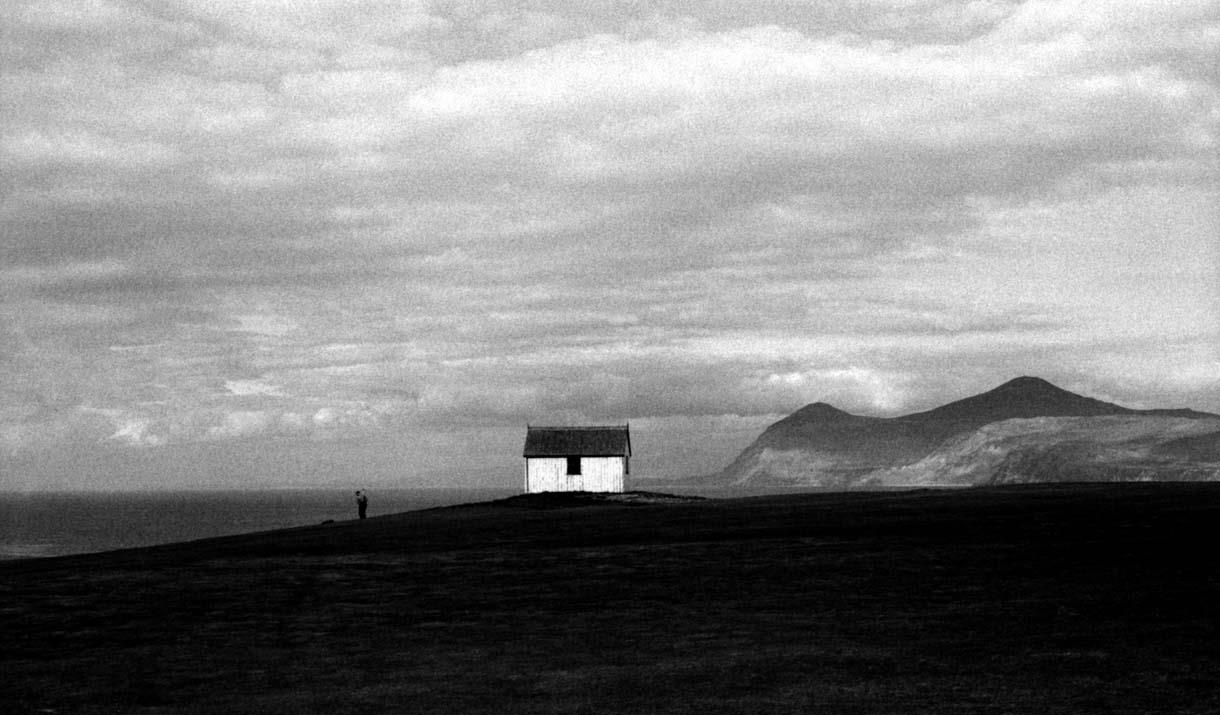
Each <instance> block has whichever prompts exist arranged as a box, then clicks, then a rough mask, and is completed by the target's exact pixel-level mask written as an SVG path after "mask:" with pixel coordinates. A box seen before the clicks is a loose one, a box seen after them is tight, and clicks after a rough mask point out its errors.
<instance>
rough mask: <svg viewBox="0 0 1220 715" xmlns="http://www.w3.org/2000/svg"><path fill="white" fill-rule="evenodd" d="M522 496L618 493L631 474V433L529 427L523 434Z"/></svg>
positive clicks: (623, 428) (620, 428) (617, 429)
mask: <svg viewBox="0 0 1220 715" xmlns="http://www.w3.org/2000/svg"><path fill="white" fill-rule="evenodd" d="M523 456H524V457H525V492H526V493H527V494H532V493H536V492H621V491H624V490H625V488H626V482H627V475H629V474H631V430H630V427H629V426H628V425H615V426H609V427H533V426H528V425H527V426H526V430H525V452H524V455H523Z"/></svg>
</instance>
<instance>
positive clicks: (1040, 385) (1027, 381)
mask: <svg viewBox="0 0 1220 715" xmlns="http://www.w3.org/2000/svg"><path fill="white" fill-rule="evenodd" d="M1001 390H1003V391H1005V392H1050V393H1066V392H1067V390H1064V389H1063V388H1061V387H1056V386H1055V385H1052V384H1051V383H1049V382H1047V381H1046V380H1043V379H1042V378H1040V377H1031V376H1029V375H1023V376H1021V377H1015V378H1013V379H1011V380H1009V381H1008V382H1006V383H1004V384H1003V385H1000V386H999V387H997V388H995V389H993V390H991V392H999V391H1001ZM1069 394H1070V393H1069Z"/></svg>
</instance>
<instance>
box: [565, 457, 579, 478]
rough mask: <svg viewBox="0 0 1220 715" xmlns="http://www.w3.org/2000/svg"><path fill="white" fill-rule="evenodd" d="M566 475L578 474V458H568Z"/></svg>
mask: <svg viewBox="0 0 1220 715" xmlns="http://www.w3.org/2000/svg"><path fill="white" fill-rule="evenodd" d="M568 474H580V457H568Z"/></svg>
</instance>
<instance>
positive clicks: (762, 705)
mask: <svg viewBox="0 0 1220 715" xmlns="http://www.w3.org/2000/svg"><path fill="white" fill-rule="evenodd" d="M1218 536H1220V486H1218V485H1212V484H1198V485H1181V484H1177V485H1168V484H1163V485H1036V486H1026V487H1008V488H987V489H967V490H955V491H927V490H925V491H910V492H887V493H852V494H820V495H809V494H806V495H799V496H779V497H757V498H750V499H740V500H707V501H695V502H686V501H666V500H657V501H648V500H645V501H644V502H642V503H641V502H639V501H634V502H630V503H627V502H612V501H607V500H596V499H586V498H582V497H566V498H562V499H556V498H542V499H533V498H525V499H514V500H505V501H503V502H499V503H490V504H482V505H471V506H466V507H459V508H448V509H437V510H431V511H421V512H411V513H406V514H399V515H391V516H384V517H376V518H372V519H369V520H367V521H366V522H344V523H337V524H329V525H324V526H315V527H307V528H301V529H293V530H287V531H280V532H268V533H262V534H255V535H250V536H245V537H230V538H225V539H212V540H206V541H200V542H194V543H190V544H178V545H172V546H166V547H158V548H151V549H142V550H133V551H125V552H114V553H109V554H97V555H91V556H76V557H65V558H58V559H46V560H40V561H28V562H7V563H4V564H0V604H2V607H0V634H3V637H4V643H5V648H3V649H0V672H3V673H4V677H3V678H0V702H3V703H5V705H6V710H5V711H6V712H15V713H23V712H28V713H34V712H59V713H102V712H106V713H113V712H158V713H219V712H226V713H228V712H238V713H241V712H247V713H268V712H270V713H289V712H292V713H296V712H303V711H305V712H428V713H438V712H446V713H448V712H454V713H458V712H460V713H497V714H501V713H505V712H520V713H558V712H633V713H634V712H653V713H706V712H729V713H733V712H737V713H757V712H854V713H893V712H933V713H957V712H962V713H965V712H997V713H1022V712H1028V713H1040V714H1041V713H1082V712H1107V713H1145V712H1197V713H1204V712H1216V711H1220V646H1217V643H1220V632H1217V631H1218V630H1220V619H1217V618H1216V606H1215V604H1216V603H1217V602H1218V599H1220V576H1217V574H1216V571H1215V569H1214V568H1212V567H1211V564H1210V562H1209V561H1207V560H1206V559H1201V558H1200V557H1199V556H1198V553H1199V548H1198V547H1199V545H1200V544H1210V543H1214V542H1215V541H1216V539H1217V537H1218Z"/></svg>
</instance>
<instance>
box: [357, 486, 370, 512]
mask: <svg viewBox="0 0 1220 715" xmlns="http://www.w3.org/2000/svg"><path fill="white" fill-rule="evenodd" d="M356 510H357V511H359V512H360V518H361V519H363V518H364V517H365V516H366V515H367V514H368V511H369V497H368V495H367V494H361V493H360V490H359V489H357V490H356Z"/></svg>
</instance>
